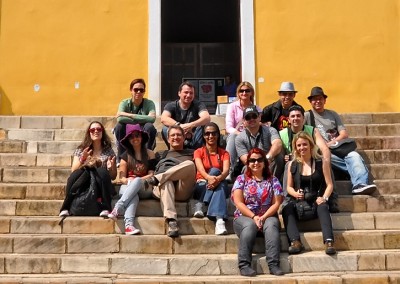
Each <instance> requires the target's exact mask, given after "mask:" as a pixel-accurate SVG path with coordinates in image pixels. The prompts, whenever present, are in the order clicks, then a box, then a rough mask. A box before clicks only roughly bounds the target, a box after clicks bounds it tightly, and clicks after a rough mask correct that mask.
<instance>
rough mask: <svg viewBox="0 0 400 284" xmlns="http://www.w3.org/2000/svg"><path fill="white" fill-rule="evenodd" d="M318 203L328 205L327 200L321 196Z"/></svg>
mask: <svg viewBox="0 0 400 284" xmlns="http://www.w3.org/2000/svg"><path fill="white" fill-rule="evenodd" d="M316 202H317V204H318V205H321V204H324V203H326V201H325V199H324V198H323V197H321V196H318V198H317V200H316Z"/></svg>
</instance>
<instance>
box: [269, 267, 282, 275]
mask: <svg viewBox="0 0 400 284" xmlns="http://www.w3.org/2000/svg"><path fill="white" fill-rule="evenodd" d="M269 273H270V274H272V275H275V276H281V275H284V274H285V273H283V271H282V270H281V269H280V267H279V266H278V265H271V267H270V268H269Z"/></svg>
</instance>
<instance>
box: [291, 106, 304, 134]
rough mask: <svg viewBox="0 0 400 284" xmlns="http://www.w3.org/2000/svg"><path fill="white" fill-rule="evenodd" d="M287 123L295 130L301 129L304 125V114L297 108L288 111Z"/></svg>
mask: <svg viewBox="0 0 400 284" xmlns="http://www.w3.org/2000/svg"><path fill="white" fill-rule="evenodd" d="M289 123H290V126H291V128H292V130H295V132H297V131H299V130H301V129H303V125H304V116H303V114H302V113H301V111H299V110H292V111H291V112H290V113H289Z"/></svg>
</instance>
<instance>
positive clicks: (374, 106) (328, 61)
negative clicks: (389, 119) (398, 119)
mask: <svg viewBox="0 0 400 284" xmlns="http://www.w3.org/2000/svg"><path fill="white" fill-rule="evenodd" d="M399 6H400V1H399V0H379V1H378V0H323V1H321V0H301V1H299V0H285V1H282V0H268V1H265V0H255V1H254V10H255V11H256V13H255V34H256V39H255V49H256V76H257V79H258V78H260V77H262V78H264V80H265V81H264V83H258V84H257V95H258V104H259V105H260V106H265V105H267V104H269V103H272V102H274V101H276V100H277V99H278V95H277V92H276V91H277V90H278V89H279V86H280V83H281V82H282V81H293V82H294V83H295V87H296V88H297V89H298V91H299V92H298V94H297V97H296V101H298V102H299V103H301V104H302V105H303V106H304V107H305V108H306V109H308V108H309V107H310V104H309V102H308V101H307V99H306V97H307V96H308V95H309V94H310V90H311V88H312V87H313V86H321V87H322V88H323V89H324V90H325V92H326V94H327V95H328V97H329V98H328V101H327V105H326V106H327V108H332V109H336V110H337V111H339V112H342V113H343V112H391V111H400V69H399V66H400V31H399V29H400V18H399V17H400V7H399Z"/></svg>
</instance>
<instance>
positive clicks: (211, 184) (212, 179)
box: [207, 176, 219, 190]
mask: <svg viewBox="0 0 400 284" xmlns="http://www.w3.org/2000/svg"><path fill="white" fill-rule="evenodd" d="M218 184H219V179H218V177H216V176H208V177H207V189H211V190H214V189H215V188H216V187H217V186H218Z"/></svg>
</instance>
